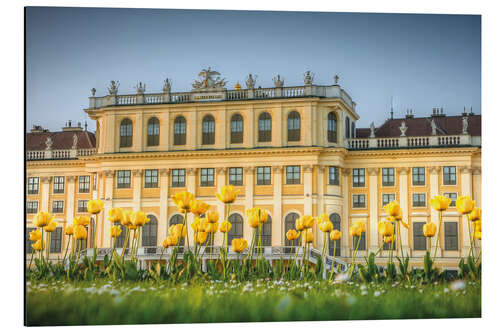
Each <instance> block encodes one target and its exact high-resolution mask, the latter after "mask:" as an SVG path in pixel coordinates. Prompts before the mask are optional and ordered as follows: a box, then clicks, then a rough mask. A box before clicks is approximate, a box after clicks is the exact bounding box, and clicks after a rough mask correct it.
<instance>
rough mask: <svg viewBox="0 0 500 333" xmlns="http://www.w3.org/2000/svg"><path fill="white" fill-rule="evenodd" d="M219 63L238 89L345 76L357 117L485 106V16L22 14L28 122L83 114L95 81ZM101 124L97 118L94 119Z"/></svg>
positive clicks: (99, 84) (179, 72) (151, 88)
mask: <svg viewBox="0 0 500 333" xmlns="http://www.w3.org/2000/svg"><path fill="white" fill-rule="evenodd" d="M208 66H212V68H214V69H216V70H217V71H219V72H220V73H221V75H222V76H223V77H225V78H226V79H227V80H228V86H229V87H232V86H234V84H235V83H236V81H239V82H240V83H241V84H242V85H243V81H244V79H245V77H246V75H247V74H248V73H254V74H257V75H258V79H257V86H259V85H260V86H262V87H270V86H273V84H272V78H273V77H274V76H275V75H276V74H280V75H281V76H283V77H284V78H285V85H299V84H302V83H303V73H304V72H305V71H306V70H311V71H313V72H314V73H316V77H315V83H317V84H332V83H333V76H334V75H335V74H336V73H338V75H339V76H340V80H339V83H340V84H341V86H342V87H343V88H344V89H345V90H346V91H347V92H348V93H349V94H350V95H351V97H352V98H353V99H354V101H356V103H357V112H358V114H359V115H360V117H361V119H360V120H359V121H358V127H368V126H369V124H370V123H371V122H372V121H374V122H375V124H376V126H379V125H380V124H381V123H382V122H383V121H384V120H385V119H386V118H388V117H389V110H390V103H391V96H394V110H395V116H396V117H400V116H402V115H403V114H404V113H405V111H406V109H408V108H412V109H413V110H414V112H415V115H416V116H428V115H430V113H431V110H432V107H435V106H439V107H443V108H444V109H445V113H447V114H449V115H451V114H459V113H461V112H462V111H463V107H464V106H467V109H469V108H470V107H471V106H472V108H473V111H475V112H476V113H481V17H480V16H477V15H475V16H474V15H466V16H465V15H418V14H404V15H403V14H361V13H360V14H357V13H332V12H323V13H321V12H320V13H309V12H257V11H196V10H165V9H101V8H99V9H98V8H95V9H94V8H57V7H30V8H28V9H27V14H26V77H27V82H26V84H27V91H26V94H27V95H26V97H27V119H26V121H27V127H28V129H30V128H31V127H32V125H33V124H39V125H42V126H43V127H45V128H49V129H51V130H59V129H60V128H61V127H62V126H63V125H64V123H65V122H66V120H69V119H71V120H73V122H75V123H76V122H77V121H81V122H82V123H83V121H84V120H85V119H87V120H88V118H87V117H86V114H85V113H84V112H83V109H84V108H86V107H87V106H88V96H90V89H91V88H92V87H95V88H96V89H97V94H96V95H98V96H101V95H105V94H106V92H107V91H106V86H107V85H108V84H109V81H110V80H118V81H120V87H119V93H132V92H134V88H133V87H134V86H135V85H136V84H137V82H138V81H142V82H144V83H146V85H147V90H146V92H160V91H161V87H162V83H163V80H164V79H165V78H166V77H168V78H170V79H171V80H172V82H173V84H172V90H173V91H188V90H190V89H191V83H192V82H193V80H194V79H195V78H196V76H197V74H198V72H199V71H200V70H201V69H202V68H205V67H208ZM88 122H89V128H90V129H92V130H93V129H94V128H95V124H94V122H93V121H90V120H88Z"/></svg>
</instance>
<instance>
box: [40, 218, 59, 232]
mask: <svg viewBox="0 0 500 333" xmlns="http://www.w3.org/2000/svg"><path fill="white" fill-rule="evenodd" d="M57 225H58V223H57V222H56V221H54V220H52V221H50V223H49V224H48V225H47V226H46V227H44V228H43V230H44V231H45V232H52V231H54V230H56V228H57Z"/></svg>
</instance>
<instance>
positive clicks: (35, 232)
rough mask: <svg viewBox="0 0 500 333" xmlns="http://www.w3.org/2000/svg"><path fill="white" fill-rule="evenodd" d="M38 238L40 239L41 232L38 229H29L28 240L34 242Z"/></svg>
mask: <svg viewBox="0 0 500 333" xmlns="http://www.w3.org/2000/svg"><path fill="white" fill-rule="evenodd" d="M40 239H42V233H41V232H40V229H35V230H33V231H30V241H32V242H34V241H37V240H40Z"/></svg>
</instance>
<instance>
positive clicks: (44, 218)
mask: <svg viewBox="0 0 500 333" xmlns="http://www.w3.org/2000/svg"><path fill="white" fill-rule="evenodd" d="M53 218H54V217H53V216H52V215H50V213H47V212H38V214H36V215H35V218H34V219H33V224H34V225H36V226H37V227H38V228H43V227H45V226H47V225H48V224H49V223H50V222H51V221H52V219H53Z"/></svg>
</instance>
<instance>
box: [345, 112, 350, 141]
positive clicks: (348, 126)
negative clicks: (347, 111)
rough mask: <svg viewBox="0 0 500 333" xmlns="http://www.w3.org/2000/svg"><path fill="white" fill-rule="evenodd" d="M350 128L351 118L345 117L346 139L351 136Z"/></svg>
mask: <svg viewBox="0 0 500 333" xmlns="http://www.w3.org/2000/svg"><path fill="white" fill-rule="evenodd" d="M349 128H350V125H349V118H347V117H346V118H345V137H346V139H347V138H350V137H351V136H350V135H349Z"/></svg>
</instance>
